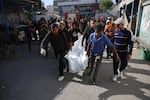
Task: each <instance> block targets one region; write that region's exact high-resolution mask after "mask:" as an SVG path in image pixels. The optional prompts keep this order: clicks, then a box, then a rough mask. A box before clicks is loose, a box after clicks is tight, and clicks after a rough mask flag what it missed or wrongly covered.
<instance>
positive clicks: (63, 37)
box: [40, 17, 133, 84]
mask: <svg viewBox="0 0 150 100" xmlns="http://www.w3.org/2000/svg"><path fill="white" fill-rule="evenodd" d="M83 22H84V23H83ZM85 22H86V24H85ZM124 24H125V21H124V18H123V17H120V18H118V19H116V20H114V19H112V18H110V17H108V18H107V19H106V20H105V19H104V18H103V17H101V18H100V19H99V20H95V19H93V18H90V19H89V20H86V19H85V18H83V19H81V21H76V20H71V19H69V20H55V21H53V22H52V23H51V24H49V25H47V24H46V23H43V24H42V25H41V30H40V36H41V51H43V52H44V50H45V55H46V56H48V55H47V52H48V51H47V47H48V43H49V42H50V43H51V45H52V47H53V49H54V52H55V56H56V58H57V59H58V62H59V77H58V81H62V80H63V79H64V69H65V68H66V67H68V66H67V65H68V61H67V60H66V59H65V55H66V54H67V52H68V51H69V50H70V49H71V48H72V47H73V46H74V43H75V42H76V41H77V40H78V34H80V35H83V38H82V42H81V45H82V46H84V48H85V50H86V52H87V56H88V58H89V59H88V66H87V68H86V69H85V71H84V73H83V75H84V76H91V74H92V73H93V75H92V80H91V83H92V84H96V75H97V73H98V70H99V67H100V64H101V61H102V58H103V52H104V50H105V46H106V45H107V58H108V59H109V58H112V59H113V69H114V77H113V81H117V80H118V78H121V77H122V75H123V71H124V69H125V68H126V66H127V64H128V60H129V59H130V57H131V54H132V48H133V41H132V39H131V38H132V37H131V32H130V31H129V30H128V29H127V28H126V27H125V25H124ZM43 27H45V28H43ZM46 28H47V31H46ZM43 29H45V31H43ZM42 31H43V32H42ZM46 33H47V34H46ZM41 53H42V52H41ZM67 69H68V68H67Z"/></svg>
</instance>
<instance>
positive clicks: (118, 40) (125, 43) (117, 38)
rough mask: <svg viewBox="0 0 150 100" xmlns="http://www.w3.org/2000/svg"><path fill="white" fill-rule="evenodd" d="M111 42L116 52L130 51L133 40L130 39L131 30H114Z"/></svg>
mask: <svg viewBox="0 0 150 100" xmlns="http://www.w3.org/2000/svg"><path fill="white" fill-rule="evenodd" d="M113 42H114V46H115V48H116V49H117V51H118V52H128V53H130V54H131V53H132V48H133V42H132V40H131V32H130V31H129V30H127V29H124V30H121V31H120V30H115V31H114V38H113ZM128 47H129V48H128Z"/></svg>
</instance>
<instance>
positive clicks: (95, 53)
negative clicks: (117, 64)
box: [87, 25, 120, 85]
mask: <svg viewBox="0 0 150 100" xmlns="http://www.w3.org/2000/svg"><path fill="white" fill-rule="evenodd" d="M106 45H108V46H110V47H111V48H112V50H113V52H114V53H115V55H116V60H119V59H120V58H119V56H118V54H117V51H116V49H115V48H114V46H113V44H112V43H111V41H110V40H109V39H108V37H107V36H106V35H104V34H103V26H102V25H97V26H96V28H95V32H94V33H92V34H91V35H90V37H89V40H88V46H87V55H88V56H89V65H88V68H87V70H89V72H88V74H89V75H91V74H92V72H93V76H92V84H93V85H94V84H96V75H97V72H98V69H99V65H100V63H101V60H102V56H103V52H104V50H105V46H106ZM94 65H95V66H94Z"/></svg>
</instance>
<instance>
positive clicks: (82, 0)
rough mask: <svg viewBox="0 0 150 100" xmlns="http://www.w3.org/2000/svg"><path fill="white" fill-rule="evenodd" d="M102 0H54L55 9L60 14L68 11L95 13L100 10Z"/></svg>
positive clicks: (62, 14)
mask: <svg viewBox="0 0 150 100" xmlns="http://www.w3.org/2000/svg"><path fill="white" fill-rule="evenodd" d="M99 2H100V0H54V11H55V12H58V14H59V15H60V16H65V14H67V13H78V14H79V15H94V14H95V13H96V12H98V11H99V10H100V9H99Z"/></svg>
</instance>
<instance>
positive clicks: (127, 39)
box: [113, 17, 133, 81]
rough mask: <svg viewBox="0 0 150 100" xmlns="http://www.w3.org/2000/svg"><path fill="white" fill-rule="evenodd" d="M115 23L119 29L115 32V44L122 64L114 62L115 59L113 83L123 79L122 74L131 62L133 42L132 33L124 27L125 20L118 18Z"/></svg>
mask: <svg viewBox="0 0 150 100" xmlns="http://www.w3.org/2000/svg"><path fill="white" fill-rule="evenodd" d="M114 23H115V24H116V25H117V29H116V30H115V31H114V38H113V42H114V46H115V48H116V49H117V52H118V55H119V57H120V62H118V61H116V60H114V58H115V56H114V58H113V66H114V77H113V81H117V79H118V77H119V78H122V77H123V73H122V72H123V71H124V69H125V68H126V66H127V63H128V60H130V58H131V54H132V49H133V41H132V40H131V32H130V31H129V30H127V29H126V28H125V26H124V24H125V21H124V19H123V18H121V17H120V18H118V19H117V20H116V21H115V22H114ZM119 63H120V64H119Z"/></svg>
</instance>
